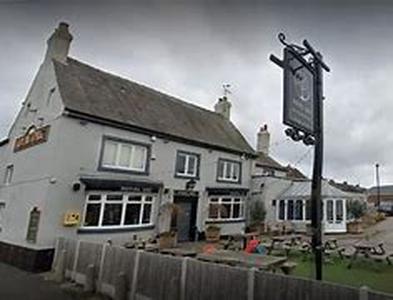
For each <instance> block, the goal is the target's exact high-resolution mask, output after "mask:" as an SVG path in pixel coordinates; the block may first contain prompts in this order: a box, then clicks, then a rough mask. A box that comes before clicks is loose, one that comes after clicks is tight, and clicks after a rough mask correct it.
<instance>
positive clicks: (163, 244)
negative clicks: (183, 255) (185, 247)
mask: <svg viewBox="0 0 393 300" xmlns="http://www.w3.org/2000/svg"><path fill="white" fill-rule="evenodd" d="M158 246H159V248H160V249H165V248H174V247H176V246H177V232H176V231H175V230H170V231H164V232H161V233H160V235H159V238H158Z"/></svg>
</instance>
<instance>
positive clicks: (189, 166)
mask: <svg viewBox="0 0 393 300" xmlns="http://www.w3.org/2000/svg"><path fill="white" fill-rule="evenodd" d="M199 159H200V156H199V154H195V153H190V152H184V151H178V152H177V157H176V173H175V174H176V176H177V177H190V178H196V177H198V176H199Z"/></svg>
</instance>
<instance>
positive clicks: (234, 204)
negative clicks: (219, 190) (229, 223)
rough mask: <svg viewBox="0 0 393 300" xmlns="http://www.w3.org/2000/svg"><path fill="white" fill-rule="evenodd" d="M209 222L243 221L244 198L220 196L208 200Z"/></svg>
mask: <svg viewBox="0 0 393 300" xmlns="http://www.w3.org/2000/svg"><path fill="white" fill-rule="evenodd" d="M208 219H209V220H211V221H217V220H223V221H226V220H241V219H244V198H243V197H239V196H236V197H234V196H220V197H218V196H217V197H211V198H209V217H208Z"/></svg>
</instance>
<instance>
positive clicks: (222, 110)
mask: <svg viewBox="0 0 393 300" xmlns="http://www.w3.org/2000/svg"><path fill="white" fill-rule="evenodd" d="M231 106H232V104H231V102H229V101H228V99H227V97H225V96H224V97H222V98H218V102H217V103H216V105H214V111H215V112H216V113H218V114H220V115H222V116H223V117H224V118H226V119H228V120H229V119H230V117H231Z"/></svg>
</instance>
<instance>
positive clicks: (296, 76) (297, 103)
mask: <svg viewBox="0 0 393 300" xmlns="http://www.w3.org/2000/svg"><path fill="white" fill-rule="evenodd" d="M284 124H285V125H288V126H292V127H294V128H295V129H299V130H301V131H303V132H305V133H308V134H314V131H315V130H314V71H313V70H312V68H311V67H310V66H309V64H308V63H307V61H306V60H305V59H304V58H303V57H301V56H300V55H299V54H296V53H295V52H294V51H292V50H291V49H290V48H285V49H284Z"/></svg>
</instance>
